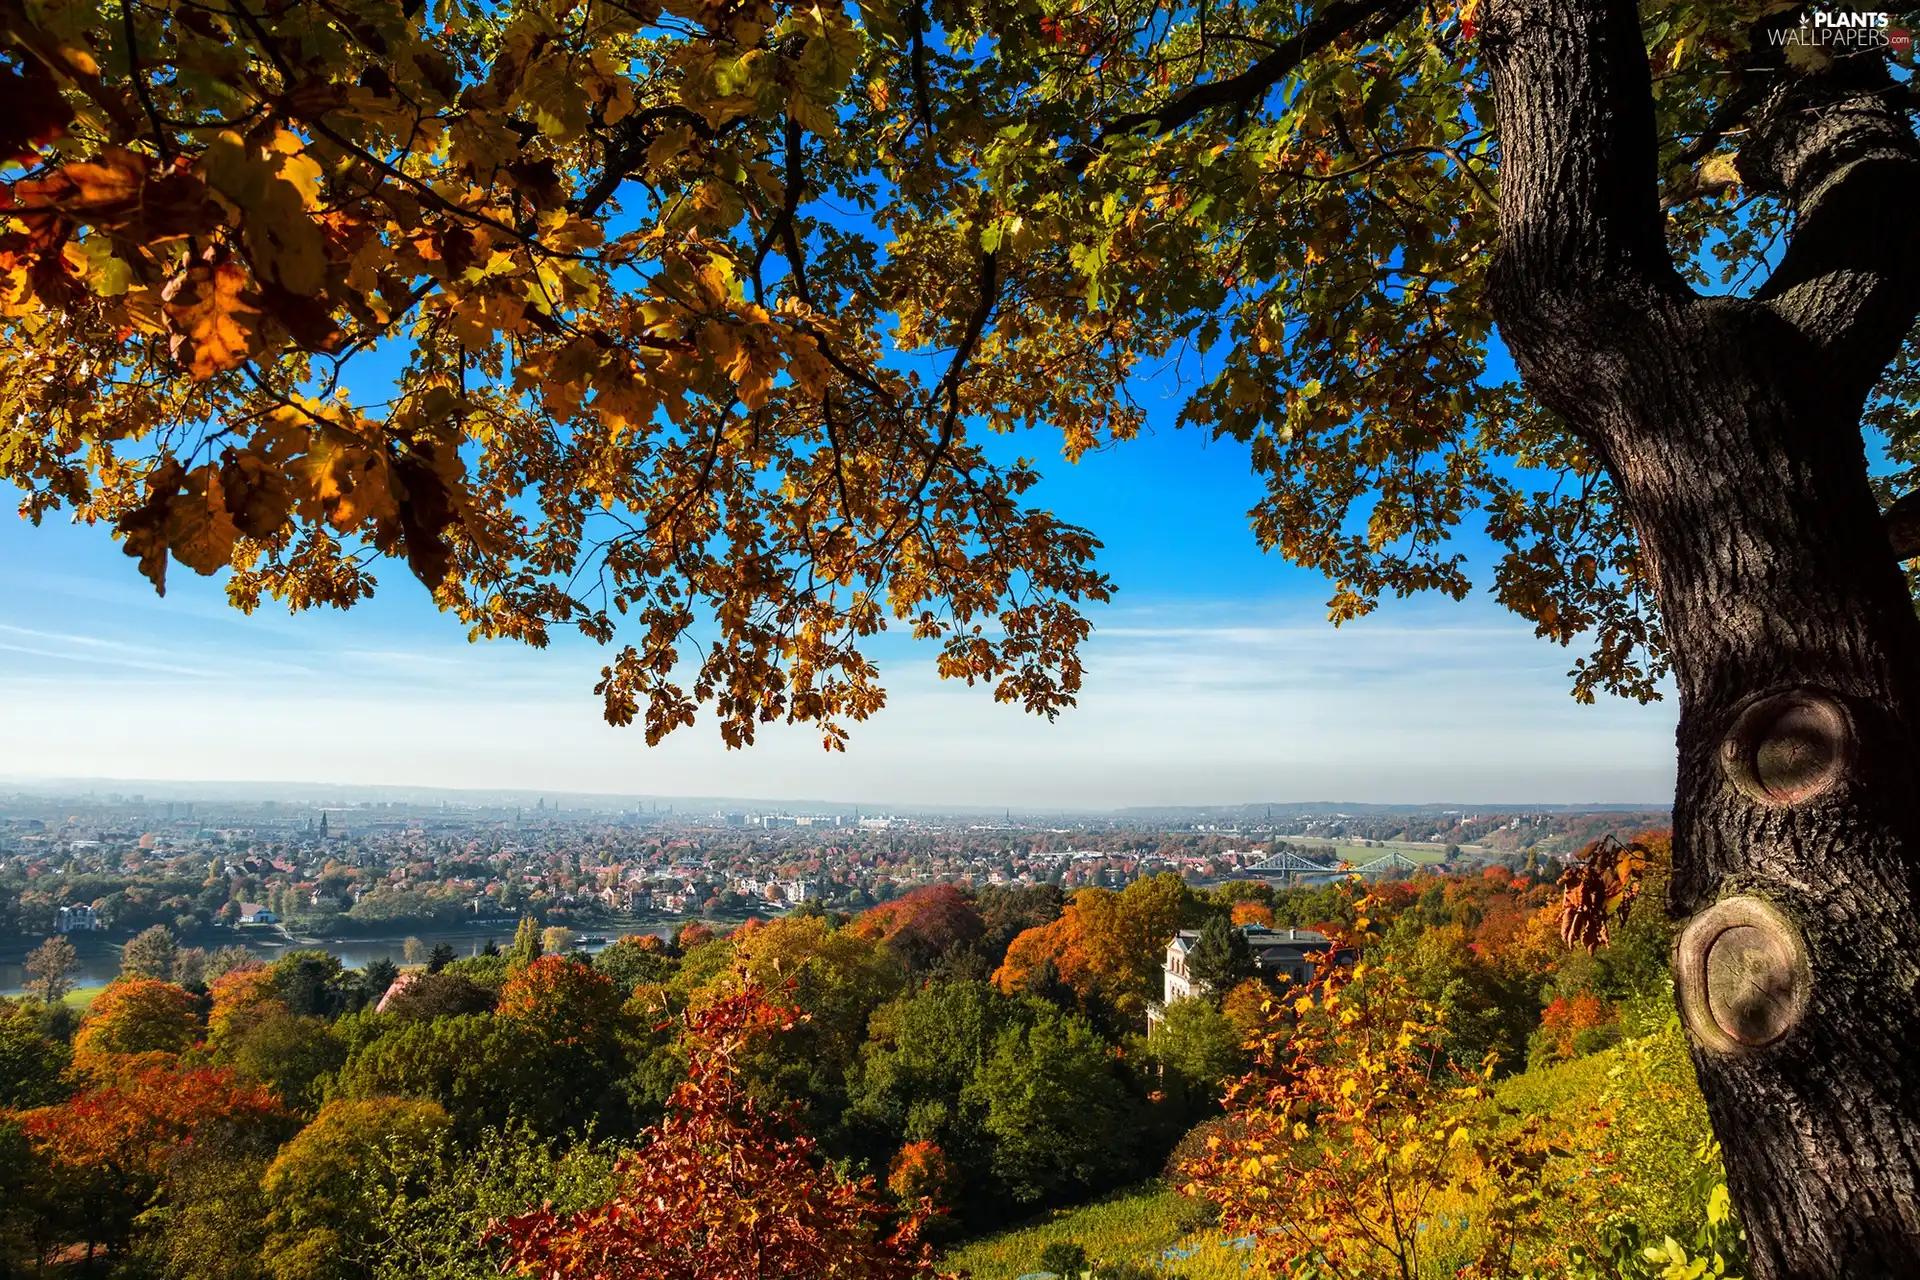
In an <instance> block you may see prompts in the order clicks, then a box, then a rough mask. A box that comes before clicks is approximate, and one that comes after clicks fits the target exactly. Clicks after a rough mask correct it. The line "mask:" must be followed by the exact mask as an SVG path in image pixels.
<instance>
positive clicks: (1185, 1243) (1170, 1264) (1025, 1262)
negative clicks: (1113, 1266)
mask: <svg viewBox="0 0 1920 1280" xmlns="http://www.w3.org/2000/svg"><path fill="white" fill-rule="evenodd" d="M1201 1221H1202V1215H1201V1214H1200V1213H1199V1212H1198V1211H1197V1210H1196V1206H1195V1205H1194V1204H1193V1202H1191V1201H1189V1200H1187V1199H1186V1198H1185V1197H1183V1196H1181V1195H1179V1194H1178V1193H1177V1192H1174V1191H1173V1190H1171V1189H1169V1188H1168V1187H1167V1186H1166V1184H1164V1183H1160V1182H1149V1183H1146V1184H1144V1185H1143V1186H1139V1187H1134V1188H1132V1189H1130V1190H1127V1191H1121V1192H1117V1193H1115V1194H1114V1195H1111V1196H1108V1197H1107V1198H1106V1199H1104V1200H1099V1201H1095V1202H1094V1203H1093V1204H1088V1205H1082V1206H1080V1207H1079V1208H1077V1209H1060V1210H1056V1211H1055V1212H1054V1213H1053V1214H1052V1215H1050V1216H1049V1217H1048V1218H1046V1219H1043V1220H1041V1221H1039V1222H1033V1223H1029V1224H1028V1225H1026V1226H1023V1227H1014V1228H1011V1229H1009V1230H1006V1231H1002V1232H999V1233H997V1234H995V1235H990V1236H984V1237H982V1238H980V1239H978V1240H975V1241H972V1242H970V1243H968V1244H965V1245H961V1246H959V1247H957V1248H955V1249H954V1250H953V1251H952V1252H951V1253H949V1254H948V1255H947V1256H946V1257H945V1258H943V1259H941V1263H940V1266H941V1269H942V1270H945V1271H961V1270H964V1271H967V1272H969V1273H971V1274H972V1276H973V1278H974V1280H1017V1278H1018V1277H1020V1276H1024V1275H1027V1274H1029V1273H1031V1272H1036V1271H1038V1270H1039V1266H1040V1261H1039V1260H1040V1251H1041V1250H1042V1249H1044V1248H1046V1247H1047V1246H1048V1245H1049V1244H1052V1243H1053V1242H1054V1241H1056V1240H1060V1241H1071V1242H1073V1243H1075V1244H1078V1245H1080V1246H1081V1247H1082V1248H1084V1249H1085V1250H1086V1251H1087V1257H1088V1258H1089V1259H1091V1260H1092V1261H1094V1262H1096V1263H1097V1262H1118V1261H1129V1262H1137V1263H1141V1264H1145V1265H1149V1266H1151V1265H1154V1264H1155V1263H1162V1264H1163V1265H1164V1266H1165V1267H1166V1268H1167V1269H1168V1271H1169V1274H1171V1275H1178V1276H1180V1277H1182V1278H1183V1280H1215V1278H1216V1277H1219V1278H1220V1280H1225V1278H1227V1277H1232V1278H1233V1280H1239V1278H1240V1276H1241V1275H1242V1274H1243V1272H1242V1264H1243V1258H1242V1256H1241V1255H1239V1254H1237V1253H1235V1252H1233V1251H1231V1250H1225V1249H1222V1248H1220V1247H1219V1246H1218V1245H1217V1243H1215V1241H1216V1237H1217V1235H1218V1233H1217V1232H1209V1231H1207V1230H1205V1229H1204V1228H1201V1227H1200V1223H1201ZM1176 1247H1177V1248H1179V1249H1180V1250H1181V1251H1182V1252H1187V1251H1189V1250H1192V1251H1193V1256H1192V1258H1190V1259H1175V1260H1170V1261H1169V1260H1166V1259H1163V1257H1162V1255H1163V1254H1164V1253H1165V1252H1166V1251H1167V1250H1169V1249H1174V1248H1176Z"/></svg>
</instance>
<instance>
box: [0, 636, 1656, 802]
mask: <svg viewBox="0 0 1920 1280" xmlns="http://www.w3.org/2000/svg"><path fill="white" fill-rule="evenodd" d="M1096 623H1097V629H1096V631H1095V633H1094V636H1093V639H1092V640H1091V641H1090V642H1089V644H1088V646H1087V651H1086V659H1087V677H1086V685H1085V688H1084V690H1083V691H1082V694H1081V697H1080V705H1079V707H1078V708H1076V709H1074V710H1071V711H1068V712H1066V713H1065V714H1063V715H1062V716H1061V717H1060V719H1059V720H1058V721H1057V722H1054V723H1051V724H1049V723H1047V722H1046V721H1044V720H1038V719H1035V718H1034V717H1031V716H1028V715H1025V714H1024V713H1022V712H1021V711H1020V710H1018V709H1017V708H1014V707H1009V706H1003V705H998V704H995V703H994V702H993V701H992V698H991V694H990V692H989V691H988V690H986V689H984V688H977V687H976V688H973V689H968V688H967V687H966V686H965V685H963V684H956V683H954V682H945V681H941V680H939V679H938V678H937V677H936V676H935V674H934V672H933V668H932V651H931V649H930V647H928V646H922V645H915V644H913V643H912V642H910V641H907V640H905V639H903V638H896V639H888V640H885V641H883V642H882V644H881V645H880V647H879V657H880V661H881V663H882V668H883V676H884V678H885V680H886V683H887V687H888V690H889V697H888V705H887V707H886V708H885V709H884V710H883V711H882V712H881V713H880V714H879V715H878V716H876V717H875V718H874V719H873V720H871V721H869V722H867V723H866V724H863V725H859V726H856V727H855V728H854V731H853V745H852V749H851V750H850V751H849V752H847V753H845V754H834V753H828V752H825V751H823V750H822V749H821V747H820V744H819V737H818V734H817V732H815V731H813V730H811V729H808V728H805V727H793V726H784V725H773V726H768V727H766V728H765V729H763V731H762V734H761V740H760V742H759V743H758V744H757V745H756V746H755V747H753V748H752V749H751V750H748V751H736V752H728V751H726V750H724V749H723V748H722V746H721V744H720V743H719V740H718V735H717V734H716V733H715V732H714V730H713V728H712V726H711V725H710V724H707V723H702V724H701V725H698V726H696V727H695V728H693V729H689V730H683V731H681V732H679V733H676V734H674V735H673V736H672V737H670V738H669V739H668V741H667V742H666V743H665V744H664V745H662V746H661V747H658V748H648V747H647V746H646V745H645V741H644V738H643V736H642V734H641V733H640V732H639V731H638V730H614V729H610V728H608V727H607V726H606V725H605V724H604V723H602V722H601V721H600V719H599V706H598V702H597V700H596V699H595V698H594V697H593V696H592V694H591V687H592V684H593V682H594V680H595V678H596V677H597V675H598V671H599V668H600V666H601V665H602V664H603V663H604V662H605V660H606V659H605V651H604V650H600V649H598V648H596V647H594V646H591V645H588V644H586V643H584V642H579V641H563V642H561V643H558V644H556V645H555V646H554V648H552V649H549V650H545V651H535V650H530V649H527V648H525V647H524V646H518V645H510V644H487V645H477V646H476V645H469V644H466V643H465V642H464V640H463V639H462V638H461V637H460V636H459V634H458V632H457V631H455V630H453V629H451V628H448V629H445V630H440V631H432V632H425V633H417V634H415V635H411V636H398V635H385V636H381V637H379V639H378V640H377V641H375V642H374V643H366V642H365V641H364V640H363V641H361V642H358V643H353V642H349V643H344V644H343V643H341V641H342V639H343V637H342V636H341V635H340V634H339V631H340V628H339V627H318V628H312V629H310V632H311V633H310V634H308V635H305V636H301V635H300V634H299V632H298V630H295V631H294V632H293V633H292V634H291V635H287V634H282V635H275V636H271V637H261V640H262V641H264V642H265V643H264V644H255V643H253V642H252V641H251V638H250V637H247V636H246V634H245V633H244V632H238V631H234V630H230V629H227V628H221V629H219V630H218V631H217V632H214V633H211V634H212V636H213V637H215V638H212V639H210V638H209V635H208V633H205V632H202V633H200V634H199V635H197V636H196V637H195V638H194V639H192V640H191V641H189V642H181V641H177V640H171V639H164V638H163V639H157V640H152V641H146V642H142V641H141V640H140V639H139V638H138V636H139V634H140V630H141V628H142V627H143V625H144V623H143V621H142V618H141V616H139V615H137V614H136V615H132V616H126V617H122V618H120V619H119V620H118V622H116V621H115V620H113V619H111V618H109V619H105V620H102V622H101V623H100V624H99V627H98V629H97V630H96V631H94V632H92V633H85V632H79V631H75V632H70V633H69V632H63V633H59V637H60V638H59V639H58V641H57V642H54V641H53V640H52V639H51V637H52V635H53V633H47V634H46V635H44V636H38V637H34V638H40V639H47V640H48V643H43V644H38V645H7V644H5V643H4V642H0V647H10V648H13V649H18V650H24V649H28V648H33V649H36V650H48V649H55V648H64V649H65V650H67V652H66V653H64V654H59V655H56V656H57V657H58V658H71V659H73V660H74V661H80V660H81V659H80V658H78V657H76V655H89V656H95V657H97V660H98V661H99V662H101V663H102V664H108V665H113V664H117V666H118V668H119V670H118V671H116V673H115V676H114V678H113V679H112V680H111V681H102V682H94V681H89V680H84V679H74V678H72V677H71V675H70V674H63V673H61V672H58V671H55V670H53V668H52V667H51V666H49V667H48V668H47V669H44V670H42V671H40V672H38V673H36V674H35V676H33V677H32V678H28V679H26V680H18V679H14V680H8V681H6V684H7V686H8V690H9V692H8V696H7V697H6V699H5V705H4V706H0V774H13V775H39V776H47V775H69V776H121V777H156V776H177V777H181V778H190V779H201V780H212V779H249V780H252V779H259V780H273V779H278V780H284V781H306V780H320V781H340V782H357V783H403V784H415V785H433V786H498V787H545V788H552V789H554V790H583V791H605V792H615V793H619V792H628V793H632V794H636V795H637V794H655V795H658V794H675V793H678V794H707V795H712V794H739V795H756V796H766V797H770V798H791V799H795V800H799V799H807V798H815V799H830V800H847V801H855V802H867V803H886V802H894V803H902V804H905V803H915V804H938V803H954V804H1009V805H1021V806H1047V805H1072V806H1088V807H1112V806H1120V805H1128V804H1177V803H1215V802H1227V801H1236V800H1257V799H1309V798H1334V799H1353V800H1381V801H1426V800H1462V801H1468V802H1476V803H1482V802H1492V801H1497V800H1502V799H1505V800H1513V801H1529V800H1531V801H1541V802H1546V801H1567V802H1580V801H1598V800H1635V801H1638V800H1648V801H1653V800H1658V799H1659V798H1660V797H1661V796H1662V795H1663V794H1664V793H1665V792H1666V791H1667V789H1668V788H1669V787H1670V783H1671V769H1672V765H1671V760H1672V747H1671V742H1672V738H1671V733H1672V713H1671V710H1670V708H1669V707H1662V706H1656V707H1653V708H1642V707H1636V706H1628V705H1622V704H1614V705H1604V704H1603V705H1602V706H1599V707H1579V706H1577V705H1575V704H1574V703H1573V701H1572V699H1571V698H1570V697H1569V696H1568V694H1567V682H1566V676H1565V672H1566V668H1567V666H1568V665H1569V655H1568V654H1567V653H1566V652H1565V651H1563V650H1560V649H1558V648H1555V647H1553V646H1551V645H1545V644H1542V643H1541V642H1539V641H1537V640H1535V639H1533V637H1532V636H1531V635H1530V633H1529V631H1528V629H1527V628H1526V627H1525V625H1524V624H1521V623H1518V622H1511V623H1509V622H1506V621H1505V620H1504V616H1503V615H1500V614H1497V613H1495V612H1493V611H1492V610H1491V609H1490V608H1483V607H1479V606H1467V607H1464V608H1459V609H1453V608H1434V607H1431V606H1424V607H1415V606H1405V607H1400V608H1397V609H1396V608H1389V609H1388V610H1385V611H1383V613H1382V614H1381V615H1378V616H1375V617H1372V618H1368V619H1364V620H1362V621H1360V622H1357V623H1352V624H1349V625H1348V626H1346V627H1344V628H1340V629H1338V630H1336V629H1334V628H1332V627H1331V626H1328V625H1327V624H1326V623H1324V621H1322V620H1321V619H1320V617H1319V616H1318V611H1317V610H1316V609H1313V608H1312V607H1311V606H1308V605H1306V604H1304V603H1295V604H1286V603H1275V604H1270V605H1248V604H1244V603H1235V602H1230V601H1221V602H1200V603H1195V602H1191V601H1184V602H1166V603H1161V604H1151V603H1146V602H1136V603H1134V604H1131V605H1129V606H1127V607H1125V608H1124V609H1118V608H1116V609H1113V610H1110V611H1108V612H1106V613H1104V614H1102V615H1100V616H1099V617H1097V618H1096ZM356 625H357V624H356ZM0 629H4V632H5V634H6V635H8V636H14V637H21V638H27V633H29V632H33V631H35V630H36V629H34V628H31V627H28V626H25V625H22V624H20V623H17V622H7V623H0ZM361 634H365V635H366V638H367V639H372V638H373V637H372V635H371V633H370V632H365V633H361ZM263 649H265V650H266V652H263V651H262V650H263ZM37 656H41V657H45V656H46V655H45V654H40V655H37ZM71 670H72V667H71V665H67V666H66V672H68V673H70V672H71Z"/></svg>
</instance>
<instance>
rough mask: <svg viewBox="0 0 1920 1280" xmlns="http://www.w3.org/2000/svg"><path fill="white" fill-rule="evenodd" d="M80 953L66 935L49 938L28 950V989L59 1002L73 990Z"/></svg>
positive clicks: (51, 1002) (45, 998) (43, 998)
mask: <svg viewBox="0 0 1920 1280" xmlns="http://www.w3.org/2000/svg"><path fill="white" fill-rule="evenodd" d="M79 967H80V955H79V953H78V952H76V951H75V950H74V949H73V944H72V943H71V942H68V941H67V940H66V939H65V938H60V937H54V938H48V939H47V940H46V941H45V942H43V943H41V944H40V945H39V946H37V947H35V948H34V949H33V950H32V951H29V952H28V953H27V959H26V970H27V975H28V976H27V990H28V991H30V992H32V993H33V994H34V995H37V996H39V997H40V998H41V999H42V1000H44V1001H46V1002H47V1003H48V1004H58V1003H60V1002H61V1001H62V1000H65V999H66V998H67V992H69V991H71V990H73V971H74V970H75V969H78V968H79Z"/></svg>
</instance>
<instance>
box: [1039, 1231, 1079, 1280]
mask: <svg viewBox="0 0 1920 1280" xmlns="http://www.w3.org/2000/svg"><path fill="white" fill-rule="evenodd" d="M1039 1265H1040V1270H1042V1271H1046V1272H1051V1273H1052V1274H1053V1275H1055V1276H1059V1277H1061V1280H1080V1274H1081V1272H1083V1271H1085V1270H1087V1250H1086V1248H1085V1246H1083V1245H1081V1244H1078V1243H1076V1242H1075V1241H1072V1240H1055V1241H1053V1242H1052V1243H1050V1244H1048V1245H1047V1247H1046V1248H1044V1249H1042V1250H1041V1251H1040V1260H1039Z"/></svg>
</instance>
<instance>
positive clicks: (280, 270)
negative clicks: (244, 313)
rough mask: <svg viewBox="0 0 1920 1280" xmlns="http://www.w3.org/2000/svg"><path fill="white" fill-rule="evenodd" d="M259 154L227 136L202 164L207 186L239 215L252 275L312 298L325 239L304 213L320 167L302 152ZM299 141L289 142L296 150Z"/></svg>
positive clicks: (320, 279) (315, 194) (323, 267)
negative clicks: (254, 271)
mask: <svg viewBox="0 0 1920 1280" xmlns="http://www.w3.org/2000/svg"><path fill="white" fill-rule="evenodd" d="M283 138H292V135H291V134H287V133H285V132H284V131H282V133H281V134H280V135H278V136H276V138H275V140H274V142H275V149H273V150H270V151H259V150H256V149H255V148H253V147H252V146H250V145H248V144H247V143H246V142H245V141H244V140H243V139H242V138H241V137H240V135H239V134H237V133H233V132H231V131H225V132H222V133H221V134H220V136H219V137H218V138H216V139H215V140H214V141H213V143H212V145H210V146H208V148H207V151H206V155H205V156H204V157H203V158H202V160H201V165H202V166H203V168H204V170H205V176H206V180H207V185H208V186H210V187H212V188H213V189H214V190H215V191H216V192H218V193H219V194H220V195H221V196H222V197H224V198H225V200H226V201H227V203H228V204H230V205H231V206H233V208H234V209H235V210H236V211H237V212H238V214H239V218H240V227H241V230H242V231H243V232H244V233H245V235H246V239H247V254H248V256H249V257H250V258H251V259H252V260H253V264H254V267H255V269H256V270H258V271H259V272H260V274H261V275H262V276H263V277H264V278H266V279H268V280H272V281H273V282H275V283H276V284H278V285H280V286H281V287H282V288H284V289H287V290H289V291H290V292H293V293H297V294H302V295H307V296H311V295H313V294H315V293H318V292H319V291H320V289H321V286H323V285H324V284H325V283H326V279H327V249H326V238H325V237H324V236H323V235H322V234H321V232H320V227H319V225H318V224H316V223H315V222H314V220H313V219H312V218H311V217H310V216H308V213H307V210H308V209H309V208H311V207H312V206H313V204H314V203H316V202H317V201H318V199H319V183H320V177H321V171H320V166H319V165H318V164H316V163H315V162H314V161H313V160H312V159H311V158H309V157H308V156H307V155H306V154H305V153H304V152H295V153H293V154H287V153H286V151H285V150H284V148H285V147H286V145H287V144H286V143H284V142H282V139H283ZM298 142H299V140H298V139H293V145H295V146H297V145H298Z"/></svg>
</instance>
